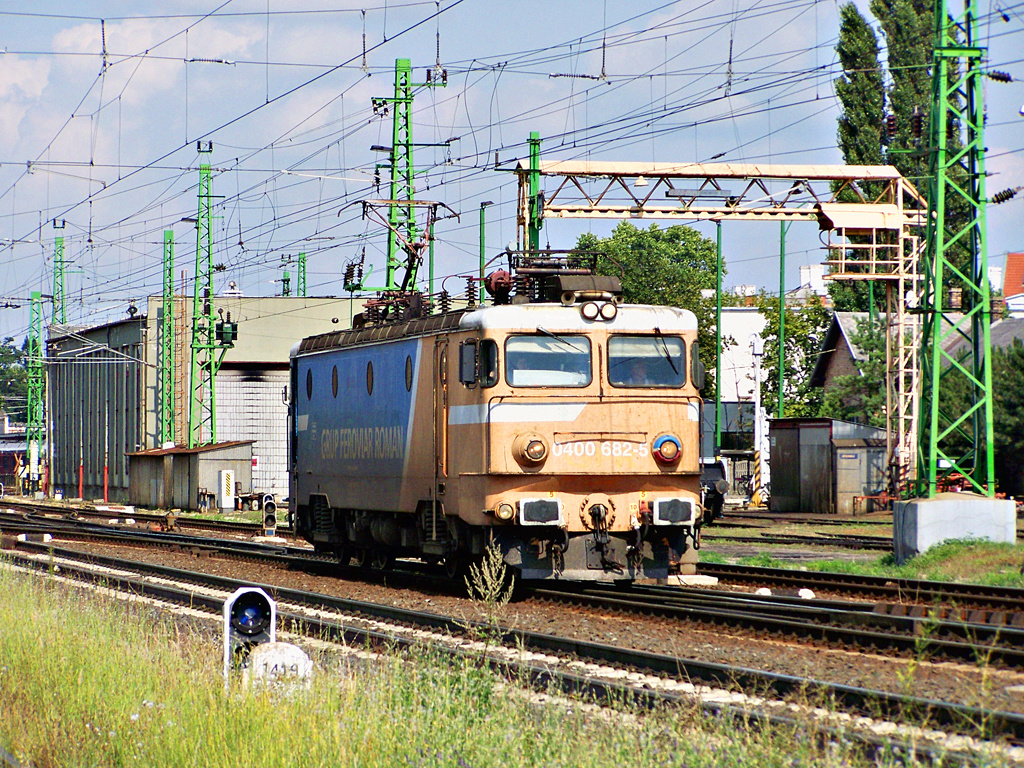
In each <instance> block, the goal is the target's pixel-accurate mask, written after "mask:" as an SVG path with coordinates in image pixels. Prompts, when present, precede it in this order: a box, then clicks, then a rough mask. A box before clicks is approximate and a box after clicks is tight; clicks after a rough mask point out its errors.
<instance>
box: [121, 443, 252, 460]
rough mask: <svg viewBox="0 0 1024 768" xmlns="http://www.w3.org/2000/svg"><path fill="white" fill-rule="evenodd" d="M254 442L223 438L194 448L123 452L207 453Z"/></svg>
mask: <svg viewBox="0 0 1024 768" xmlns="http://www.w3.org/2000/svg"><path fill="white" fill-rule="evenodd" d="M255 442H256V441H255V440H225V441H224V442H223V443H213V444H212V445H197V446H196V447H195V448H188V447H186V446H184V445H176V446H174V447H173V448H152V449H150V450H148V451H129V452H127V453H125V456H169V455H183V454H189V453H208V452H209V451H222V450H224V449H225V448H237V447H238V446H240V445H252V444H253V443H255Z"/></svg>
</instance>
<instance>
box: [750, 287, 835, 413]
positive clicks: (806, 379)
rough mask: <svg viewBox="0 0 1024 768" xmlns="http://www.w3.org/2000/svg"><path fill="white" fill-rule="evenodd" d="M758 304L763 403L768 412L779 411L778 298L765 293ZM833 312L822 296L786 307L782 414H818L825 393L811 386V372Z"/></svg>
mask: <svg viewBox="0 0 1024 768" xmlns="http://www.w3.org/2000/svg"><path fill="white" fill-rule="evenodd" d="M757 306H758V309H759V311H760V312H761V314H762V315H763V316H764V318H765V328H764V330H763V331H762V332H761V338H762V340H763V341H764V357H763V358H762V361H761V366H762V377H763V378H765V380H764V381H763V382H762V383H761V404H762V405H763V406H764V407H765V408H766V409H768V412H769V413H773V414H774V413H778V402H779V300H778V299H777V298H775V297H773V296H768V295H767V294H764V293H762V294H761V296H760V297H759V298H758V302H757ZM829 319H830V314H829V311H828V310H827V309H825V305H824V304H823V303H822V301H821V299H820V298H818V297H817V296H815V297H812V298H811V299H809V300H808V302H807V303H806V304H805V305H803V306H801V307H790V306H787V307H786V368H785V376H784V377H783V380H784V391H783V415H784V416H788V417H799V416H817V415H818V412H819V411H820V410H821V404H822V392H821V389H820V388H819V387H812V386H811V373H812V372H813V371H814V366H815V364H816V363H817V361H818V352H819V351H820V348H821V340H822V339H823V338H825V332H826V331H827V330H828V324H829Z"/></svg>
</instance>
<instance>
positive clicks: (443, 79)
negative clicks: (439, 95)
mask: <svg viewBox="0 0 1024 768" xmlns="http://www.w3.org/2000/svg"><path fill="white" fill-rule="evenodd" d="M441 82H442V83H444V84H445V85H448V70H447V69H442V70H441Z"/></svg>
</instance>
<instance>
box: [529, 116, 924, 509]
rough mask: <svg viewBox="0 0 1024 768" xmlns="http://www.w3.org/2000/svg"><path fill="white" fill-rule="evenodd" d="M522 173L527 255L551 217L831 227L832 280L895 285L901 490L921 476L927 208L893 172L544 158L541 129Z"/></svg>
mask: <svg viewBox="0 0 1024 768" xmlns="http://www.w3.org/2000/svg"><path fill="white" fill-rule="evenodd" d="M516 173H517V174H518V176H519V207H518V222H517V223H518V243H519V247H520V248H523V249H526V250H538V249H539V248H540V230H541V229H542V228H543V225H544V221H545V220H546V219H552V218H555V219H667V220H674V221H678V222H688V221H713V222H723V221H782V222H787V221H807V222H815V223H817V224H818V227H819V229H820V230H821V231H822V232H825V233H827V237H826V248H827V254H828V257H827V259H826V263H827V264H828V265H829V274H827V275H826V278H827V279H832V280H851V281H876V282H881V283H883V284H884V285H885V288H886V312H887V318H888V320H887V323H886V362H887V369H888V375H887V377H886V379H887V411H886V415H887V422H888V424H887V426H888V435H889V438H888V457H889V459H888V460H889V466H890V484H891V486H892V489H893V490H894V491H895V490H901V489H904V488H906V487H907V484H908V483H909V482H910V481H911V480H913V479H914V478H915V477H916V472H917V446H918V408H919V401H918V397H919V395H918V393H919V392H920V377H919V367H918V351H919V350H920V347H921V341H922V339H921V322H920V318H919V315H918V314H917V313H916V310H917V308H918V307H919V305H920V299H921V294H922V290H923V279H922V277H921V274H920V271H919V264H920V259H921V254H922V249H923V244H924V239H923V237H922V235H923V233H924V230H925V225H926V222H927V218H928V217H927V214H928V204H927V201H926V200H925V199H924V197H923V196H922V195H921V194H920V192H918V191H917V189H915V188H914V186H913V185H912V184H911V183H910V182H909V181H907V179H905V178H903V176H902V175H900V173H899V171H897V170H896V169H895V168H894V167H892V166H888V165H886V166H847V165H775V164H764V165H762V164H752V163H637V162H603V161H589V160H584V161H580V160H567V161H561V160H546V161H542V160H541V159H540V139H539V138H538V136H537V134H533V135H532V136H531V139H530V158H529V160H528V161H527V162H523V161H520V163H519V165H518V167H517V168H516ZM545 177H547V178H551V179H554V180H557V181H556V182H555V183H554V185H553V188H551V189H550V191H546V190H544V189H542V185H543V181H544V179H545ZM866 190H871V193H870V196H869V194H868V192H866ZM851 200H852V201H853V202H850V201H851Z"/></svg>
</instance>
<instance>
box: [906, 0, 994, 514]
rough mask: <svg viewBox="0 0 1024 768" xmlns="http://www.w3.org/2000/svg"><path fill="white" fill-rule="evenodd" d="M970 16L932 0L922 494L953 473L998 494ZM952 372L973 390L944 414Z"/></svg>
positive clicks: (974, 25)
mask: <svg viewBox="0 0 1024 768" xmlns="http://www.w3.org/2000/svg"><path fill="white" fill-rule="evenodd" d="M977 14H978V3H977V1H976V0H966V1H965V2H964V8H963V11H962V12H960V13H953V12H951V11H950V10H949V9H947V8H946V2H945V0H936V2H935V51H934V60H933V64H932V110H931V123H930V131H929V142H928V151H929V152H930V154H931V165H930V169H931V174H930V190H929V195H928V209H929V210H928V214H929V215H928V219H927V220H928V232H927V251H926V254H925V257H924V269H923V272H924V280H925V282H924V295H923V297H922V301H921V312H922V315H923V319H924V333H923V335H924V348H923V350H922V355H921V370H922V373H923V376H922V381H923V387H922V393H921V427H922V428H921V430H920V433H919V434H920V450H919V452H918V456H919V461H920V462H921V463H920V467H919V473H918V478H919V481H920V484H921V488H920V490H921V491H922V492H923V494H924V495H925V496H927V497H929V498H931V497H934V496H935V494H936V492H937V491H938V490H939V487H940V481H941V479H942V478H943V477H945V476H947V475H950V474H952V473H958V474H960V475H963V476H964V477H965V478H966V479H967V481H968V483H969V488H967V490H972V491H975V492H977V493H980V494H982V495H985V496H989V497H992V496H994V494H995V461H994V456H995V452H994V446H993V424H992V364H991V361H992V355H991V351H992V350H991V339H990V335H989V333H990V331H989V326H990V323H991V301H990V296H989V285H988V274H987V273H988V253H987V243H986V226H985V205H986V202H987V201H986V198H985V144H984V138H983V129H984V122H985V110H984V107H983V86H982V82H981V78H982V77H983V76H984V74H985V72H984V69H983V59H984V56H985V49H984V48H982V47H981V46H980V45H979V41H980V37H979V34H978V16H977ZM958 125H962V126H963V127H964V136H963V137H962V138H963V139H964V143H963V146H962V147H961V146H959V142H958V141H957V139H959V138H960V137H958V136H957V135H956V134H955V133H952V132H951V130H950V129H951V128H952V127H954V126H958ZM954 209H962V210H965V211H966V216H965V221H964V223H963V224H960V223H958V222H955V220H951V217H950V216H948V211H949V210H954ZM954 227H955V229H954ZM965 252H966V259H965V258H964V254H965ZM958 256H959V258H958ZM947 277H952V278H954V279H955V280H956V281H957V282H958V283H959V285H961V286H962V300H961V304H962V310H961V311H962V314H961V313H957V312H953V311H951V310H953V309H955V307H952V306H950V305H951V304H954V303H955V302H953V301H950V300H949V299H950V298H951V297H950V295H949V294H950V293H951V292H952V291H950V290H949V289H948V288H947V286H946V285H945V279H946V278H947ZM953 338H963V339H966V340H967V341H968V342H969V343H970V348H971V351H970V355H969V356H961V355H957V354H956V353H954V352H950V351H948V350H947V349H946V348H945V347H946V342H947V341H949V340H951V339H953ZM957 379H959V380H960V381H961V382H962V383H966V384H967V389H968V391H969V392H970V395H971V397H970V401H969V402H968V404H967V408H966V410H962V409H958V410H957V412H955V413H951V412H947V411H946V410H944V408H943V406H944V403H943V402H942V395H943V393H944V392H948V391H951V390H953V389H954V388H955V387H956V384H957ZM940 464H941V465H942V469H941V470H940V468H939V466H940ZM940 475H941V476H940Z"/></svg>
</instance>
